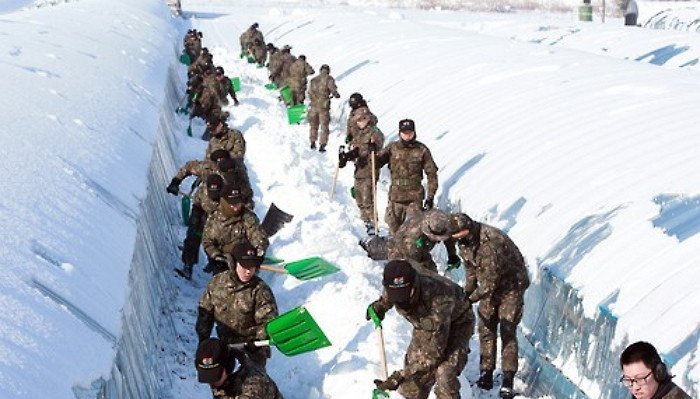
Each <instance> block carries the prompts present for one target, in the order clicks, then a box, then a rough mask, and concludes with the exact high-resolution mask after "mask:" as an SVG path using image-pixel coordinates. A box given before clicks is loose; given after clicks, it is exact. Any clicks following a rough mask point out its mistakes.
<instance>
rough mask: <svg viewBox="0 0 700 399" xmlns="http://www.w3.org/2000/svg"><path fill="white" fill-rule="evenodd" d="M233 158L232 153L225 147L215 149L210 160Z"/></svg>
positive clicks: (210, 155)
mask: <svg viewBox="0 0 700 399" xmlns="http://www.w3.org/2000/svg"><path fill="white" fill-rule="evenodd" d="M228 158H231V154H230V153H229V152H228V151H226V150H224V149H223V148H219V149H218V150H214V151H212V152H211V154H209V160H211V161H214V162H218V161H219V160H221V159H228Z"/></svg>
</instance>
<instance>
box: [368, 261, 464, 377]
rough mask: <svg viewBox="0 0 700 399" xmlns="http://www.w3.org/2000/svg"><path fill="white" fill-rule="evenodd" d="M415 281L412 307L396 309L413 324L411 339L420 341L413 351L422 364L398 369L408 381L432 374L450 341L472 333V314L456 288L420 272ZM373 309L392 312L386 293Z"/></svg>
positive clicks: (441, 278) (443, 280) (453, 284)
mask: <svg viewBox="0 0 700 399" xmlns="http://www.w3.org/2000/svg"><path fill="white" fill-rule="evenodd" d="M417 282H418V284H417V286H416V289H417V293H416V294H415V295H416V298H414V299H412V306H411V307H410V308H406V309H403V308H400V307H398V306H397V307H396V311H397V312H398V313H399V314H400V315H401V316H403V317H404V318H405V319H406V320H408V322H409V323H411V325H413V335H414V337H415V336H416V335H419V336H420V337H421V338H423V339H422V340H420V342H416V343H415V344H416V346H417V347H416V348H413V349H415V350H417V351H418V352H419V353H420V354H421V356H420V358H421V361H418V362H414V363H411V364H406V366H405V368H404V369H403V370H401V375H402V376H403V377H404V378H407V379H408V378H413V377H419V378H420V377H422V376H424V375H425V374H427V373H430V372H434V370H435V368H436V367H437V366H438V365H439V364H440V363H441V362H442V361H443V360H444V359H443V357H444V354H445V351H446V350H447V348H448V346H449V345H450V343H451V342H452V340H453V339H455V338H456V337H458V336H459V337H462V338H464V339H467V338H466V337H468V336H470V335H471V334H472V333H473V325H474V312H473V311H472V309H471V304H470V303H469V301H467V300H466V298H465V296H464V291H463V290H462V288H461V287H460V286H459V285H457V284H455V283H454V282H452V281H450V280H448V279H446V278H445V277H442V276H439V275H437V274H435V273H429V274H422V272H419V274H418V276H417ZM373 306H374V307H375V309H377V311H379V312H382V311H383V312H386V311H388V310H389V309H391V307H392V305H391V303H390V302H389V301H388V300H387V299H386V292H383V293H382V297H381V298H380V299H379V301H377V302H375V303H374V304H373ZM469 330H472V331H469ZM465 336H466V337H465Z"/></svg>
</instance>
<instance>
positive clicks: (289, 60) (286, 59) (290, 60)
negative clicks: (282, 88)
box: [280, 53, 297, 82]
mask: <svg viewBox="0 0 700 399" xmlns="http://www.w3.org/2000/svg"><path fill="white" fill-rule="evenodd" d="M296 60H297V57H295V56H293V55H292V54H291V53H282V71H281V72H280V78H282V81H283V82H287V81H288V80H289V68H291V67H292V64H294V62H295V61H296Z"/></svg>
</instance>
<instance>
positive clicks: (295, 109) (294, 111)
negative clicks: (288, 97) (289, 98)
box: [287, 104, 306, 125]
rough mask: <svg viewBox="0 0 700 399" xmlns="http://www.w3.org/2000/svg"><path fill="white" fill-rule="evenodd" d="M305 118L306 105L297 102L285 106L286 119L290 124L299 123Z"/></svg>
mask: <svg viewBox="0 0 700 399" xmlns="http://www.w3.org/2000/svg"><path fill="white" fill-rule="evenodd" d="M304 119H306V105H304V104H299V105H293V106H291V107H289V108H287V121H288V122H289V124H290V125H294V124H299V123H301V122H303V121H304Z"/></svg>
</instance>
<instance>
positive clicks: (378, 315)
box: [365, 300, 386, 321]
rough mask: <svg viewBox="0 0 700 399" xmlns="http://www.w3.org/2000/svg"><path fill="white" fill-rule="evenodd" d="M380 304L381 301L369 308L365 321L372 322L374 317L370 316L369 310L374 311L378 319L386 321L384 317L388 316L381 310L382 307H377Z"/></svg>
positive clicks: (371, 304)
mask: <svg viewBox="0 0 700 399" xmlns="http://www.w3.org/2000/svg"><path fill="white" fill-rule="evenodd" d="M378 304H379V300H376V301H374V302H372V303H370V304H369V306H367V311H366V312H365V320H368V321H369V320H372V316H370V315H369V308H372V309H374V312H375V313H376V314H377V317H379V320H384V316H385V315H386V311H384V310H380V307H379V306H377V305H378Z"/></svg>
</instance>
